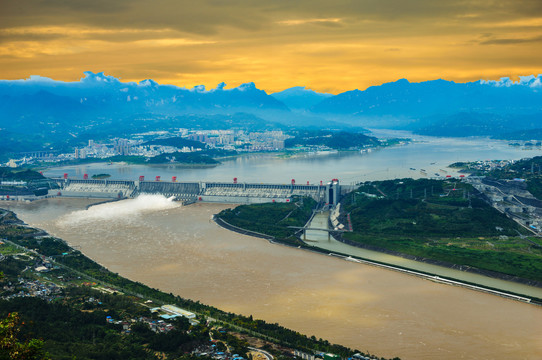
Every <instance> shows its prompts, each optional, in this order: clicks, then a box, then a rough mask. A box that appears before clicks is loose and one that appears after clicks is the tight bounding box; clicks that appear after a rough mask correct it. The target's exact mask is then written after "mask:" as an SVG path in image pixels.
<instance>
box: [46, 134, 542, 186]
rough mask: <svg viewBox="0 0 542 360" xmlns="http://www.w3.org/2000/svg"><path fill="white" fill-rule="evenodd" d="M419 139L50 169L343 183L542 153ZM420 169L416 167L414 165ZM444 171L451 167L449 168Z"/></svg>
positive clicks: (491, 143) (479, 141) (118, 175)
mask: <svg viewBox="0 0 542 360" xmlns="http://www.w3.org/2000/svg"><path fill="white" fill-rule="evenodd" d="M392 135H395V136H403V137H413V136H412V135H411V134H409V133H403V132H399V133H397V132H395V133H392ZM413 138H414V139H415V140H416V142H413V143H410V144H407V145H404V146H396V147H390V148H383V149H378V150H375V151H372V152H371V153H364V154H360V153H359V152H358V151H351V152H340V153H338V154H327V155H308V154H302V155H299V156H296V157H293V158H285V157H281V156H277V155H276V154H255V155H245V156H241V157H237V158H234V159H231V160H224V161H223V163H222V164H221V165H219V166H217V167H214V168H182V167H175V166H167V165H158V166H148V165H123V164H112V165H107V164H105V163H101V164H90V165H76V166H65V167H58V168H51V169H47V170H45V171H44V174H45V175H47V176H51V177H62V175H63V174H64V173H67V174H68V176H70V177H74V178H79V179H82V178H83V174H89V175H90V176H91V175H93V174H101V173H106V174H110V175H111V179H120V180H137V179H138V178H139V176H141V175H143V176H145V179H147V180H152V179H154V178H155V176H161V177H162V180H169V179H171V177H172V176H177V180H178V181H232V179H233V178H234V177H236V178H238V181H239V182H254V183H284V184H286V183H290V181H291V179H296V181H297V182H298V183H306V182H307V181H309V182H310V183H311V184H317V183H319V182H320V181H321V180H323V181H324V182H326V181H329V180H331V179H335V178H338V179H339V180H340V181H341V182H342V183H345V184H350V183H353V182H360V181H366V180H383V179H394V178H403V177H412V178H419V177H423V176H425V175H423V174H421V173H420V169H425V170H426V173H427V174H428V175H429V176H433V175H434V174H435V173H438V174H439V175H440V176H441V177H444V176H446V175H449V174H455V173H456V171H455V170H454V169H449V168H447V166H448V165H449V164H451V163H454V162H457V161H477V160H494V159H499V160H512V159H521V158H525V157H533V156H538V155H542V150H541V149H540V148H536V147H533V149H532V150H523V149H522V148H518V147H512V146H509V145H508V142H506V141H496V140H490V139H486V138H466V139H448V138H433V137H421V136H416V137H413ZM411 168H412V169H416V170H411ZM442 170H445V171H446V173H444V172H443V171H442Z"/></svg>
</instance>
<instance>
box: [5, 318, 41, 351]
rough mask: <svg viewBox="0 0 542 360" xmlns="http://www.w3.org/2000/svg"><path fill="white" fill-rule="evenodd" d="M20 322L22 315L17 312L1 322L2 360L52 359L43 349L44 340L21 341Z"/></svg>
mask: <svg viewBox="0 0 542 360" xmlns="http://www.w3.org/2000/svg"><path fill="white" fill-rule="evenodd" d="M19 323H20V317H19V314H17V313H11V314H9V315H8V316H7V318H5V319H3V320H2V321H1V322H0V360H4V359H10V360H32V359H50V357H49V355H48V354H47V353H45V351H44V350H43V341H42V340H38V339H30V340H28V341H25V342H20V341H19V339H18V335H19V332H20V331H21V328H20V326H19Z"/></svg>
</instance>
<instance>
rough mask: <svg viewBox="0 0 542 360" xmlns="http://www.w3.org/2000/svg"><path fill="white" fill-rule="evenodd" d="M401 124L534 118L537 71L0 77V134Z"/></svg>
mask: <svg viewBox="0 0 542 360" xmlns="http://www.w3.org/2000/svg"><path fill="white" fill-rule="evenodd" d="M220 124H223V125H224V126H226V127H227V128H236V127H237V128H249V129H251V130H264V129H288V128H326V129H335V130H339V129H344V128H354V129H356V130H360V129H361V128H363V127H375V128H394V129H408V130H411V131H414V132H417V133H423V134H430V135H437V136H474V135H476V136H480V135H481V136H487V135H497V134H502V133H507V132H508V133H512V132H515V131H518V130H527V129H534V128H542V75H538V76H533V75H531V76H525V77H520V80H519V81H512V80H510V79H508V78H502V79H501V80H498V81H485V80H480V81H474V82H467V83H456V82H453V81H447V80H442V79H439V80H432V81H424V82H418V83H413V82H409V81H408V80H406V79H400V80H397V81H395V82H390V83H385V84H382V85H379V86H372V87H369V88H367V89H366V90H351V91H346V92H343V93H340V94H337V95H333V94H326V93H318V92H316V91H313V90H310V89H307V88H304V87H293V88H290V89H286V90H284V91H281V92H277V93H274V94H267V93H266V92H265V91H263V90H260V89H258V88H257V87H256V85H255V84H254V83H246V84H242V85H240V86H237V87H234V88H226V84H224V83H221V84H219V85H218V86H217V87H216V88H214V89H206V88H205V87H204V86H202V85H200V86H195V87H193V88H190V89H189V88H184V87H178V86H174V85H161V84H158V83H157V82H155V81H153V80H150V79H149V80H143V81H140V82H123V81H121V80H120V79H118V78H115V77H113V76H108V75H105V74H104V73H93V72H85V73H84V77H83V78H81V79H80V80H79V81H74V82H63V81H56V80H53V79H49V78H45V77H40V76H31V77H30V78H29V79H26V80H0V128H1V129H2V132H0V136H1V137H4V135H2V134H8V133H9V134H10V135H11V138H13V134H26V135H28V134H32V135H33V136H39V135H40V134H41V135H42V136H43V137H48V138H50V139H52V140H54V139H57V140H58V139H64V138H66V137H68V138H78V137H79V136H87V137H92V136H96V135H99V134H101V135H109V136H121V135H123V134H126V133H134V132H137V131H148V130H156V129H168V128H177V129H178V128H179V127H199V128H201V129H206V128H217V126H218V127H220V126H219V125H220Z"/></svg>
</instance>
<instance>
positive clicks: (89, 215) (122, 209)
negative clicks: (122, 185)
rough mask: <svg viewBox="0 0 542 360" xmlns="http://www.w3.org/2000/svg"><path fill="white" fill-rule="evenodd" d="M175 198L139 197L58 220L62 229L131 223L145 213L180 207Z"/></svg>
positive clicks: (96, 206) (89, 209)
mask: <svg viewBox="0 0 542 360" xmlns="http://www.w3.org/2000/svg"><path fill="white" fill-rule="evenodd" d="M180 206H181V204H180V203H177V202H174V201H173V197H171V198H166V197H165V196H163V195H139V196H138V197H137V198H135V199H127V200H121V201H116V202H109V203H104V204H99V205H95V206H91V207H89V208H88V209H86V210H78V211H73V212H71V213H69V214H66V215H64V216H62V217H61V218H60V219H58V221H57V224H58V226H60V227H67V226H74V225H82V224H88V223H93V222H114V221H123V222H131V221H133V220H134V219H137V218H139V217H140V216H141V215H143V214H145V213H151V212H156V211H163V210H168V209H174V208H177V207H180Z"/></svg>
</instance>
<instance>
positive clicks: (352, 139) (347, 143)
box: [284, 130, 380, 150]
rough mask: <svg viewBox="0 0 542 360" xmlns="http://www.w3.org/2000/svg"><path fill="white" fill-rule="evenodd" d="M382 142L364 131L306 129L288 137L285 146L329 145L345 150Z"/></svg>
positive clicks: (332, 147)
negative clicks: (363, 132)
mask: <svg viewBox="0 0 542 360" xmlns="http://www.w3.org/2000/svg"><path fill="white" fill-rule="evenodd" d="M378 145H380V142H379V141H378V139H377V138H375V137H373V136H367V135H365V134H362V133H356V132H346V131H338V132H335V131H329V130H304V131H298V132H297V133H296V135H295V137H293V138H290V139H286V140H285V141H284V146H285V147H287V148H290V147H294V146H327V147H329V148H331V149H337V150H344V149H351V148H358V149H359V148H362V147H367V146H378Z"/></svg>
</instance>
